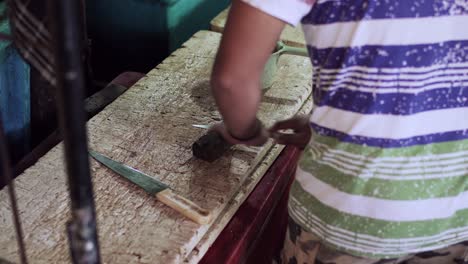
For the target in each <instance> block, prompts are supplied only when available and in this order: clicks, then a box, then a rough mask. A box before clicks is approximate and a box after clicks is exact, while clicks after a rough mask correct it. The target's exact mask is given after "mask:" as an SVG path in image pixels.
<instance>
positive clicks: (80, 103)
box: [0, 0, 101, 264]
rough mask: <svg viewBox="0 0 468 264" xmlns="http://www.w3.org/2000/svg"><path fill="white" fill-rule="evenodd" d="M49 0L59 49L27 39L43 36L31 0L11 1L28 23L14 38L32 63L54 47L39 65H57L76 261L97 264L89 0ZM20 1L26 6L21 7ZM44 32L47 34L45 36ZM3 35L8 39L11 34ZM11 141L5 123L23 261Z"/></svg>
mask: <svg viewBox="0 0 468 264" xmlns="http://www.w3.org/2000/svg"><path fill="white" fill-rule="evenodd" d="M15 1H17V2H15ZM46 2H47V4H48V6H47V7H48V10H47V11H48V12H47V16H48V19H47V20H48V22H50V24H49V26H50V27H51V29H52V32H51V33H52V34H51V36H52V42H53V46H54V47H53V49H52V47H50V44H49V43H48V42H47V41H45V43H46V44H49V46H48V45H46V46H44V45H45V44H44V43H42V44H44V45H43V46H40V47H39V46H38V45H37V43H24V42H21V40H22V39H26V40H29V41H30V42H34V40H37V39H36V38H35V37H34V36H32V35H31V34H33V33H34V32H32V31H31V27H34V25H35V23H37V22H34V21H37V20H34V18H33V16H34V14H32V13H31V14H30V13H28V12H31V11H30V10H25V8H26V7H27V5H28V4H29V3H30V2H29V1H25V2H20V0H10V3H9V4H10V7H13V8H12V10H11V15H12V16H11V17H12V18H14V19H15V20H14V22H15V23H18V25H19V26H21V27H22V28H21V30H19V31H16V29H17V28H16V26H17V25H16V24H15V23H12V31H13V34H14V36H17V37H18V39H16V38H13V39H14V40H15V44H16V45H20V46H21V48H22V51H23V53H22V54H23V55H24V56H25V57H24V58H25V60H26V61H28V59H27V58H28V57H29V56H31V57H30V58H34V56H44V54H50V52H49V53H48V51H51V50H53V56H46V60H45V64H44V63H43V64H36V66H37V65H43V66H45V67H48V66H50V65H51V64H53V66H54V68H53V74H54V75H55V76H53V77H52V78H49V81H52V82H51V84H54V86H55V88H56V92H57V101H58V102H57V106H58V108H57V110H58V116H59V129H60V131H61V133H62V135H63V139H64V144H65V161H66V169H67V175H68V187H69V188H68V189H69V193H70V202H71V203H70V205H71V219H70V221H69V222H68V223H67V232H68V238H69V245H70V254H71V260H72V262H73V263H75V264H78V263H79V264H97V263H100V262H101V261H100V254H99V243H98V234H97V224H96V212H95V205H94V197H93V186H92V181H91V174H90V169H89V157H88V147H87V144H88V142H87V135H86V119H87V118H86V112H85V109H84V98H85V87H86V85H87V84H89V77H90V76H89V73H90V72H89V70H88V71H86V70H85V69H87V68H88V67H87V66H88V65H86V64H87V63H86V62H87V61H88V59H89V58H87V57H89V49H88V43H87V42H85V41H84V40H85V36H86V30H85V26H84V24H85V23H84V16H85V14H84V13H85V11H84V1H83V0H48V1H46ZM36 4H40V3H36ZM19 5H21V6H22V8H23V9H21V10H20V9H18V6H19ZM15 12H17V13H15ZM42 14H44V13H42ZM12 21H13V20H12ZM46 34H47V33H46ZM44 36H45V35H42V37H44ZM0 37H1V38H4V37H5V38H6V37H7V36H3V35H2V36H0ZM49 39H50V38H49ZM18 41H19V42H18ZM32 47H34V48H35V49H32ZM41 48H42V49H43V50H41ZM25 54H26V55H25ZM52 57H53V58H52ZM42 58H44V57H42ZM0 123H1V120H0ZM6 142H7V141H6V137H5V135H4V131H3V129H2V126H1V124H0V162H1V163H0V166H1V167H0V169H2V170H1V173H2V175H3V177H0V179H1V180H3V178H5V183H7V184H8V188H9V191H10V199H11V203H12V209H13V213H14V223H15V228H16V233H17V237H18V239H17V241H18V245H19V250H20V256H21V262H22V263H27V258H26V249H25V246H24V241H23V234H22V229H21V221H20V219H19V215H18V209H17V204H16V197H15V192H14V182H13V180H12V179H13V175H12V169H11V164H10V161H9V155H8V150H7V146H6V144H7V143H6Z"/></svg>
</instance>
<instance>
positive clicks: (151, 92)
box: [0, 31, 311, 264]
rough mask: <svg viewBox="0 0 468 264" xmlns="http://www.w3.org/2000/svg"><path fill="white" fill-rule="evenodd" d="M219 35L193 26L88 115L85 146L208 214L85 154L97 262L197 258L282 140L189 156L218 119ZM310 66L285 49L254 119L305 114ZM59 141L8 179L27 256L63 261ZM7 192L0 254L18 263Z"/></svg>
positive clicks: (0, 215) (0, 211)
mask: <svg viewBox="0 0 468 264" xmlns="http://www.w3.org/2000/svg"><path fill="white" fill-rule="evenodd" d="M219 40H220V34H219V33H214V32H207V31H201V32H198V33H197V34H195V35H194V36H193V37H192V38H191V39H190V40H189V41H187V42H186V43H185V44H184V46H183V47H182V48H180V49H179V50H177V51H176V52H174V53H173V54H172V55H171V56H170V57H168V58H167V59H166V60H165V61H164V62H163V63H161V64H160V65H158V66H157V67H156V68H155V69H154V70H152V71H151V72H149V73H148V74H147V77H145V78H143V79H141V80H140V81H139V82H138V83H136V84H135V85H134V86H133V87H131V88H130V89H129V90H128V91H127V92H125V93H124V94H123V95H122V96H120V97H119V98H118V99H117V100H115V101H114V102H113V103H112V104H110V105H109V106H108V107H106V108H105V109H104V110H103V111H102V112H100V113H99V114H98V115H96V116H95V117H94V118H92V119H91V120H90V121H89V122H88V131H89V140H90V144H89V145H90V148H91V149H93V150H96V151H99V152H102V153H104V154H106V155H108V156H110V157H111V158H113V159H116V160H118V161H121V162H124V163H126V164H128V165H130V166H133V167H135V168H137V169H139V170H141V171H144V172H145V173H147V174H150V175H153V176H154V177H156V178H159V179H161V180H163V181H164V182H166V183H167V184H169V185H170V186H171V187H172V188H173V189H174V190H175V191H176V192H178V193H180V194H181V195H183V196H185V197H187V198H189V199H191V200H193V201H194V202H196V203H198V204H200V205H202V206H204V207H205V208H208V209H209V210H211V211H212V213H213V214H214V215H215V217H216V219H215V221H214V222H212V223H211V224H209V225H204V226H200V225H197V224H195V223H193V222H191V221H189V220H187V219H185V218H184V217H182V216H181V215H179V214H178V213H176V212H175V211H173V210H172V209H170V208H168V207H166V206H164V205H163V204H161V203H159V202H157V201H156V200H155V199H154V198H153V197H150V196H148V195H147V194H146V193H144V191H142V190H141V189H139V188H137V187H136V186H134V185H132V184H130V183H128V182H127V181H125V180H123V179H121V178H120V177H119V176H116V175H115V174H114V173H112V172H111V171H109V170H108V169H106V168H104V167H103V166H101V165H99V164H98V163H96V162H94V161H92V163H91V170H92V174H93V183H94V190H95V200H96V205H97V217H98V229H99V237H100V247H101V254H102V259H103V262H104V263H117V264H118V263H167V264H169V263H181V262H184V263H196V262H199V260H200V259H201V258H202V257H203V256H204V255H205V253H206V252H207V250H208V248H209V247H210V246H211V245H212V244H213V242H214V240H215V239H216V238H217V237H218V236H219V234H220V233H221V231H223V229H224V227H225V226H226V225H227V223H228V222H229V221H230V220H231V219H232V216H233V215H234V214H235V213H236V212H237V209H238V208H239V207H240V205H241V204H242V203H243V202H244V201H245V200H246V198H247V197H248V195H249V194H250V193H251V191H252V190H253V189H254V188H255V186H256V185H257V183H258V182H259V181H260V180H261V179H262V176H263V175H264V174H265V172H266V171H267V170H268V169H269V168H270V166H271V164H272V163H273V161H274V160H275V159H276V158H277V157H278V155H279V154H280V152H281V150H282V149H283V147H281V146H276V145H273V144H272V142H269V143H268V144H266V145H265V146H264V147H262V148H247V147H236V148H235V149H233V150H232V151H230V152H229V153H228V154H226V155H225V156H224V157H222V158H221V159H220V160H218V161H216V162H214V163H211V164H210V163H207V162H203V161H200V160H196V159H194V158H193V157H192V153H191V149H190V147H191V144H192V143H193V142H194V141H195V140H196V139H197V138H198V137H200V136H201V135H202V134H203V133H205V131H204V130H201V129H198V128H194V127H192V124H211V123H213V122H217V121H219V120H220V117H219V114H218V112H217V111H216V107H215V104H214V102H213V100H212V98H211V97H210V96H209V75H210V72H211V67H212V63H213V59H214V55H215V52H216V47H217V46H218V44H219ZM310 76H311V69H310V65H309V62H308V60H307V59H306V58H302V57H295V56H288V55H285V56H284V57H282V58H281V60H280V69H279V71H278V76H277V80H276V82H275V84H274V85H273V86H272V88H271V89H269V90H267V91H265V93H264V97H263V102H262V104H261V106H260V114H259V116H260V118H261V119H262V120H263V121H264V122H265V123H266V124H267V125H268V124H271V123H272V122H274V121H275V120H279V119H284V118H287V117H290V116H292V115H294V114H296V113H297V112H308V111H309V110H310V108H311V99H310V91H311V85H310ZM62 151H63V145H62V144H59V145H58V146H56V147H55V148H53V149H52V150H51V151H49V152H48V153H47V154H46V155H45V156H44V157H42V158H41V159H40V160H39V161H38V162H37V163H36V164H35V165H34V166H32V167H30V168H29V169H27V170H26V171H25V172H24V173H23V174H22V175H20V176H19V177H18V178H17V179H16V187H17V196H18V203H19V208H20V210H21V218H22V222H23V229H24V233H25V239H26V247H27V254H28V256H29V258H30V260H31V263H69V252H68V244H67V237H66V234H65V222H66V221H67V220H68V219H69V204H68V203H69V201H68V192H67V187H66V181H65V179H66V176H65V172H64V162H63V153H62ZM7 197H8V196H7V192H6V190H5V189H3V190H1V191H0V233H1V234H2V236H0V257H2V258H5V259H7V260H10V261H18V257H17V254H16V251H17V247H16V244H15V243H12V241H14V240H15V234H14V229H13V223H12V220H11V219H12V217H11V210H10V207H9V203H8V199H7Z"/></svg>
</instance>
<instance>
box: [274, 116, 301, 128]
mask: <svg viewBox="0 0 468 264" xmlns="http://www.w3.org/2000/svg"><path fill="white" fill-rule="evenodd" d="M308 123H309V122H308V119H307V118H305V117H302V116H296V117H293V118H290V119H286V120H282V121H278V122H276V123H275V124H274V125H273V126H272V127H271V128H270V129H269V130H270V131H278V130H284V129H293V130H301V129H304V128H306V127H308Z"/></svg>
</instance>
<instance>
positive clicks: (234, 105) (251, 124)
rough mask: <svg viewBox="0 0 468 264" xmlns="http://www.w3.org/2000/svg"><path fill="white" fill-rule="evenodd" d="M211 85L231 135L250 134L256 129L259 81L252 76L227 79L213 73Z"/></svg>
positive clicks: (243, 136)
mask: <svg viewBox="0 0 468 264" xmlns="http://www.w3.org/2000/svg"><path fill="white" fill-rule="evenodd" d="M211 86H212V91H213V95H214V97H215V100H216V104H217V106H218V109H219V112H220V114H221V116H222V117H223V121H224V124H225V126H226V128H227V129H228V131H229V132H230V133H231V134H232V136H234V137H237V138H249V137H250V136H252V134H253V133H255V130H256V126H257V122H256V121H257V120H256V112H257V110H258V106H259V104H260V100H261V89H260V86H259V82H258V81H257V80H256V79H252V78H249V79H248V80H229V78H225V79H223V77H217V76H216V75H214V76H213V78H212V82H211Z"/></svg>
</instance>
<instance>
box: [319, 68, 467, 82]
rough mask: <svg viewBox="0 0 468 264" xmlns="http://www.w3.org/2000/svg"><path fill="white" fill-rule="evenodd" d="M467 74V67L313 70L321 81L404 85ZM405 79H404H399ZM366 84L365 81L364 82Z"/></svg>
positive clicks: (461, 76)
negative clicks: (403, 70) (414, 71)
mask: <svg viewBox="0 0 468 264" xmlns="http://www.w3.org/2000/svg"><path fill="white" fill-rule="evenodd" d="M464 76H468V68H467V69H457V70H438V71H434V72H430V73H422V74H407V73H391V74H367V73H363V72H356V71H346V72H343V73H341V72H338V73H336V74H333V75H331V74H321V73H320V72H317V71H314V75H313V77H314V79H318V80H321V81H332V80H340V81H341V80H350V79H351V80H356V81H366V82H383V81H385V83H392V82H393V83H399V84H401V83H403V84H405V85H412V84H414V82H429V81H431V82H434V81H438V80H444V79H443V78H447V77H451V78H463V77H464ZM400 80H406V81H400ZM366 84H367V83H366Z"/></svg>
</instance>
